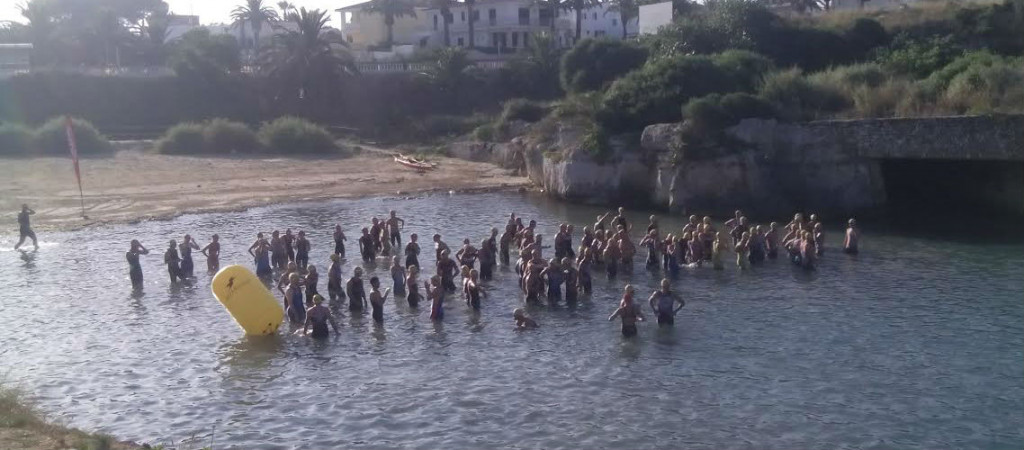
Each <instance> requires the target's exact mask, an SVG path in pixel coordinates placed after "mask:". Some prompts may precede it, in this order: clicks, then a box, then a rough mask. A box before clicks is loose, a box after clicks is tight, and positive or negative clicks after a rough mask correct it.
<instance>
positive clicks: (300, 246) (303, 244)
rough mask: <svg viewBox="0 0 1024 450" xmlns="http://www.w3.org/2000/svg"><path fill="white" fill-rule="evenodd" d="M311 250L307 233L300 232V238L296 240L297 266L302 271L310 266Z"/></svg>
mask: <svg viewBox="0 0 1024 450" xmlns="http://www.w3.org/2000/svg"><path fill="white" fill-rule="evenodd" d="M309 248H310V245H309V240H308V239H306V232H305V231H302V230H299V237H298V238H296V239H295V265H297V266H299V268H300V269H305V268H306V266H307V265H309Z"/></svg>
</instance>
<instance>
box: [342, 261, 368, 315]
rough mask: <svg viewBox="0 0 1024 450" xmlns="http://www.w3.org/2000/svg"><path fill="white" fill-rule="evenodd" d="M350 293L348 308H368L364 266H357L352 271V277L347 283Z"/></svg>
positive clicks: (353, 309)
mask: <svg viewBox="0 0 1024 450" xmlns="http://www.w3.org/2000/svg"><path fill="white" fill-rule="evenodd" d="M345 291H347V293H348V310H349V311H362V310H364V309H366V290H365V288H364V287H363V268H362V267H356V269H355V270H354V271H353V272H352V278H350V279H349V280H348V283H347V284H346V285H345Z"/></svg>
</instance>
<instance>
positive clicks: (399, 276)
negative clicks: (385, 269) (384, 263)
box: [391, 256, 405, 296]
mask: <svg viewBox="0 0 1024 450" xmlns="http://www.w3.org/2000/svg"><path fill="white" fill-rule="evenodd" d="M391 281H392V282H393V284H392V286H393V287H394V289H393V290H394V292H395V296H399V295H405V267H402V265H401V264H399V259H398V257H397V256H395V257H393V258H391Z"/></svg>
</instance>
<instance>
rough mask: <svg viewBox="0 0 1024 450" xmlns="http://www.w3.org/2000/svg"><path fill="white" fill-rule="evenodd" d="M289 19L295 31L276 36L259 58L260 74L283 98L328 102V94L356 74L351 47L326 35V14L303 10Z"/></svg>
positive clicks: (324, 12)
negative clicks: (350, 51) (274, 86)
mask: <svg viewBox="0 0 1024 450" xmlns="http://www.w3.org/2000/svg"><path fill="white" fill-rule="evenodd" d="M288 18H289V19H290V21H291V22H292V23H294V24H295V25H296V27H295V28H296V30H294V31H293V30H287V31H284V32H283V33H280V34H277V35H275V36H274V40H273V42H272V43H271V45H270V46H268V47H267V48H266V49H265V50H264V52H263V53H262V54H261V55H260V60H259V68H260V71H261V72H263V73H264V74H266V75H267V78H268V79H270V80H272V81H274V85H276V86H278V88H279V89H280V91H281V92H282V93H283V95H282V97H285V98H299V99H300V100H305V99H323V100H327V99H328V97H327V96H326V95H323V94H324V93H325V92H328V91H330V90H331V89H332V88H336V87H337V86H338V85H339V84H340V83H339V81H340V80H342V79H344V78H346V77H348V76H351V75H353V74H355V73H356V67H355V62H354V60H353V58H352V55H351V54H350V53H349V52H348V45H347V44H346V43H345V41H344V39H342V38H341V35H340V34H336V33H328V32H325V28H326V26H327V22H328V21H330V16H329V15H328V14H327V11H323V10H319V9H314V10H312V11H307V10H306V8H301V9H299V10H298V12H296V13H294V14H290V15H288ZM293 96H294V97H293Z"/></svg>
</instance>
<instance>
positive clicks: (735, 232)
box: [729, 224, 750, 246]
mask: <svg viewBox="0 0 1024 450" xmlns="http://www.w3.org/2000/svg"><path fill="white" fill-rule="evenodd" d="M749 229H750V228H749V227H747V226H746V225H740V224H736V227H735V228H733V229H732V231H730V232H729V235H730V236H732V245H734V246H735V245H736V244H737V243H738V242H739V241H740V238H742V237H743V233H746V232H747V231H748V230H749Z"/></svg>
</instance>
